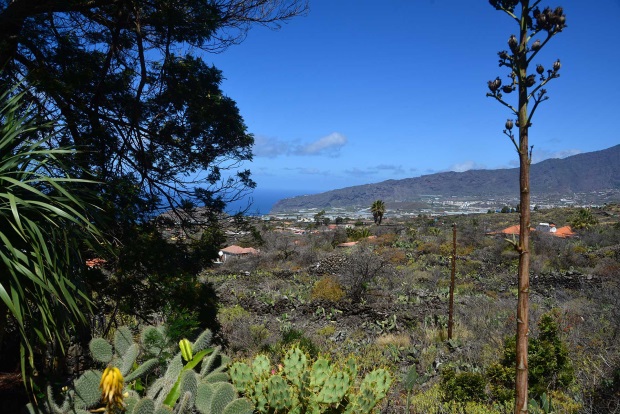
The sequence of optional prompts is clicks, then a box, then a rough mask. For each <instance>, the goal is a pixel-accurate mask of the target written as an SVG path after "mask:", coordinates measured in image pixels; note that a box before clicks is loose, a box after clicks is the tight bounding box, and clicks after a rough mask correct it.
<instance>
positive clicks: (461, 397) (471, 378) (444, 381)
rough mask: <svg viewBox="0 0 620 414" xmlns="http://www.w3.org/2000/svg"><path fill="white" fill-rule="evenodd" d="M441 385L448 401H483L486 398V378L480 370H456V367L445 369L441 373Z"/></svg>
mask: <svg viewBox="0 0 620 414" xmlns="http://www.w3.org/2000/svg"><path fill="white" fill-rule="evenodd" d="M441 386H442V388H443V391H444V398H445V400H446V401H459V402H466V401H483V400H484V399H486V395H485V392H484V389H485V388H486V380H485V378H484V375H482V374H481V373H478V372H456V371H455V370H454V368H447V369H444V370H443V371H442V373H441Z"/></svg>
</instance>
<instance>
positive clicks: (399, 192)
mask: <svg viewBox="0 0 620 414" xmlns="http://www.w3.org/2000/svg"><path fill="white" fill-rule="evenodd" d="M530 175H531V187H532V196H537V195H541V194H545V195H557V196H560V195H568V194H573V193H583V192H592V191H605V190H611V189H614V190H618V189H620V145H616V146H613V147H611V148H607V149H604V150H600V151H592V152H585V153H581V154H576V155H572V156H570V157H566V158H562V159H559V158H552V159H547V160H544V161H541V162H539V163H536V164H532V166H531V172H530ZM518 177H519V168H506V169H496V170H468V171H464V172H454V171H447V172H440V173H434V174H428V175H422V176H420V177H412V178H403V179H399V180H394V179H390V180H386V181H381V182H379V183H372V184H362V185H356V186H352V187H345V188H341V189H335V190H331V191H326V192H323V193H319V194H312V195H305V196H297V197H291V198H286V199H282V200H279V201H278V202H277V203H276V204H274V206H273V207H272V209H271V212H272V213H280V212H288V211H296V210H299V209H307V208H345V207H362V206H367V205H369V203H370V202H372V200H377V199H381V200H384V201H385V202H415V201H419V200H420V199H421V197H422V196H425V195H426V196H428V195H435V196H459V197H487V198H490V197H502V196H510V195H516V196H518V194H519V179H518Z"/></svg>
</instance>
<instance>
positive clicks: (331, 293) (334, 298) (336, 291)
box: [312, 276, 344, 302]
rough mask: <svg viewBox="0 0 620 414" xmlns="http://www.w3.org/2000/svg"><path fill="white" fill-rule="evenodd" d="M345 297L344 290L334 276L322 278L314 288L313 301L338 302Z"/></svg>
mask: <svg viewBox="0 0 620 414" xmlns="http://www.w3.org/2000/svg"><path fill="white" fill-rule="evenodd" d="M343 297H344V290H342V287H341V286H340V283H338V281H337V280H336V279H335V278H334V277H333V276H326V277H323V278H321V279H320V280H319V281H317V282H316V283H315V284H314V287H313V288H312V299H322V300H328V301H330V302H338V301H340V300H341V299H342V298H343Z"/></svg>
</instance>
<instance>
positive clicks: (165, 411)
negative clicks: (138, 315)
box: [27, 327, 268, 414]
mask: <svg viewBox="0 0 620 414" xmlns="http://www.w3.org/2000/svg"><path fill="white" fill-rule="evenodd" d="M211 338H212V334H211V332H210V331H208V330H207V331H205V332H203V333H202V334H201V335H200V336H199V337H198V339H196V341H195V342H193V343H191V342H190V341H189V340H187V339H183V340H182V341H181V342H180V344H179V350H178V352H177V354H176V355H175V356H173V357H172V358H170V359H169V360H168V361H167V362H166V363H165V364H163V365H164V366H161V368H162V369H161V372H163V373H164V374H163V376H161V377H160V378H157V379H155V380H151V381H150V382H148V383H145V380H144V378H145V377H146V375H147V374H149V373H151V372H153V371H154V369H155V368H157V367H158V366H160V365H161V364H160V360H159V359H158V358H156V357H153V358H150V359H148V360H146V361H144V362H142V363H140V364H139V363H138V362H139V361H140V358H139V356H140V355H141V354H147V355H151V356H153V355H155V356H159V355H161V354H162V352H163V351H164V350H165V349H166V347H167V345H166V342H167V339H166V338H165V335H164V334H163V331H162V330H160V329H158V328H154V327H147V328H145V329H144V330H143V332H142V334H141V335H140V343H136V342H135V341H134V338H133V335H132V334H131V331H130V330H129V329H128V328H126V327H121V328H119V329H118V330H117V331H116V333H115V335H114V340H113V345H112V344H110V343H109V342H108V341H106V340H105V339H102V338H95V339H93V340H92V341H91V342H90V344H89V349H90V352H91V355H92V357H93V360H94V361H95V362H96V363H99V364H101V365H104V366H107V367H108V368H107V369H106V372H112V371H113V372H114V373H115V374H114V376H113V378H112V379H110V378H111V377H110V375H106V376H105V378H104V376H103V375H104V374H103V373H102V371H100V370H89V371H86V372H85V373H84V374H82V375H81V376H80V377H79V378H78V379H76V380H75V382H74V383H73V386H72V387H70V389H68V390H66V392H65V395H64V399H63V401H62V403H60V404H58V403H57V401H58V398H57V397H56V396H55V395H54V392H53V390H52V388H51V387H48V389H47V396H46V397H47V398H46V399H45V401H43V402H41V403H40V404H39V406H38V407H34V406H32V405H30V404H29V405H28V406H27V410H28V412H30V413H32V414H34V413H50V414H65V413H67V414H68V413H79V414H87V413H88V412H93V411H97V412H103V413H107V414H112V413H121V412H123V413H126V414H172V413H175V414H184V413H187V414H190V413H195V412H196V411H198V412H200V413H201V414H222V413H223V414H252V412H253V411H254V407H253V405H252V403H251V402H250V401H249V400H247V399H245V398H239V397H238V395H237V392H236V391H235V388H234V387H233V386H232V385H231V384H230V383H229V382H228V381H229V376H228V374H227V373H226V372H225V369H226V365H227V364H228V362H229V361H230V360H229V359H228V358H227V357H225V356H224V355H222V354H220V349H219V347H216V348H210V344H211ZM267 362H268V361H267ZM198 368H200V369H198ZM112 380H114V381H112ZM102 391H104V392H105V393H106V395H105V396H103V395H102ZM111 396H112V397H114V398H111ZM104 397H105V398H104ZM104 401H107V402H105V403H104ZM109 401H114V402H116V403H118V404H114V405H111V404H110V403H109Z"/></svg>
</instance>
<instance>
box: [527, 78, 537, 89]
mask: <svg viewBox="0 0 620 414" xmlns="http://www.w3.org/2000/svg"><path fill="white" fill-rule="evenodd" d="M535 83H536V76H534V75H528V76H527V78H525V85H526V86H527V87H528V88H529V87H531V86H534V84H535Z"/></svg>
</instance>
